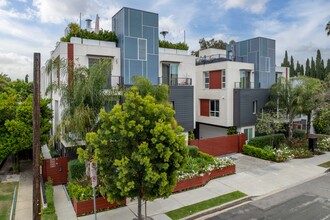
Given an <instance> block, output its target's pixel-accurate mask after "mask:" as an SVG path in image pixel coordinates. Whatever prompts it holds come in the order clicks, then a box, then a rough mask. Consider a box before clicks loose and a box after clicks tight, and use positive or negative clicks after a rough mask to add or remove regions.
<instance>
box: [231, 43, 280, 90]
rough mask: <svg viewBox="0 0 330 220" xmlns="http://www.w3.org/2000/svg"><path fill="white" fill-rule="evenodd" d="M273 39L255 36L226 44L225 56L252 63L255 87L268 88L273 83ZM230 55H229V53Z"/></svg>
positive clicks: (274, 76) (274, 44)
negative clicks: (233, 43)
mask: <svg viewBox="0 0 330 220" xmlns="http://www.w3.org/2000/svg"><path fill="white" fill-rule="evenodd" d="M275 47H276V42H275V40H272V39H268V38H264V37H257V38H253V39H249V40H244V41H240V42H237V43H235V45H234V46H233V47H232V46H231V45H228V46H227V58H233V59H234V60H235V61H238V62H245V63H254V71H255V74H254V82H255V88H266V89H267V88H270V87H271V86H272V85H273V84H274V83H275V78H276V75H275V65H276V63H275V58H276V56H275ZM229 54H231V56H232V57H230V55H229Z"/></svg>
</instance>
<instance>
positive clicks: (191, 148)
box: [188, 145, 199, 157]
mask: <svg viewBox="0 0 330 220" xmlns="http://www.w3.org/2000/svg"><path fill="white" fill-rule="evenodd" d="M188 150H189V155H190V156H192V157H197V156H198V155H199V151H198V150H199V149H198V147H197V146H194V145H189V146H188Z"/></svg>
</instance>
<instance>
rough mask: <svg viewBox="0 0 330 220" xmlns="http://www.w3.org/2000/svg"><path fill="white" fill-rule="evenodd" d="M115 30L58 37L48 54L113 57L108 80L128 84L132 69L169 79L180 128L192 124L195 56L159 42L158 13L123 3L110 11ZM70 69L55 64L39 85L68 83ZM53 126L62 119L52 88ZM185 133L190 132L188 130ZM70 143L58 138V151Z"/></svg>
mask: <svg viewBox="0 0 330 220" xmlns="http://www.w3.org/2000/svg"><path fill="white" fill-rule="evenodd" d="M112 23H113V31H114V32H115V33H116V35H117V37H118V44H116V43H114V42H107V41H99V40H89V39H81V38H76V37H72V38H71V40H70V42H59V43H57V45H56V48H55V49H54V50H53V51H52V52H51V60H53V61H54V60H56V59H58V60H61V59H64V60H67V61H68V63H74V64H75V65H82V66H87V67H90V66H92V65H93V64H94V63H95V62H96V61H97V60H98V59H101V58H108V59H111V61H112V69H111V70H109V71H111V76H110V77H109V86H110V85H111V87H118V86H131V85H132V77H133V76H135V75H139V76H143V77H146V78H148V79H149V80H150V81H151V82H152V83H153V84H154V85H158V84H162V83H163V84H167V85H169V88H170V95H169V101H170V102H171V103H172V104H173V107H174V109H175V111H176V114H175V118H176V120H177V122H178V124H179V125H181V126H182V127H183V128H184V133H185V134H186V135H187V134H188V131H192V130H193V129H194V126H195V119H194V117H195V114H194V108H195V106H194V86H193V85H194V83H195V79H194V76H195V65H194V62H195V57H194V56H192V55H189V54H188V51H183V50H175V49H165V48H159V40H158V39H159V28H158V14H155V13H151V12H146V11H141V10H137V9H131V8H122V9H121V10H120V11H119V12H118V13H117V14H115V15H114V16H113V22H112ZM70 80H72V79H71V78H70V74H68V73H67V71H60V68H57V67H56V66H53V68H52V70H51V71H50V74H48V73H46V70H45V69H44V71H42V77H41V88H42V91H41V92H42V95H45V90H46V88H47V85H49V84H51V83H54V82H57V81H61V82H63V83H70ZM48 97H50V98H52V103H51V108H52V109H53V114H54V117H53V128H52V132H54V131H55V129H56V126H57V125H58V124H59V123H60V121H61V112H62V111H63V108H64V107H63V106H62V105H61V94H60V93H59V92H53V93H51V94H49V95H48ZM187 136H188V135H187ZM70 147H71V145H70V143H66V142H65V141H64V140H62V141H61V143H60V144H59V146H58V148H60V151H61V153H62V154H67V153H68V152H70V150H69V148H70Z"/></svg>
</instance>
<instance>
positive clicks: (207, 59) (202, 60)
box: [196, 54, 231, 66]
mask: <svg viewBox="0 0 330 220" xmlns="http://www.w3.org/2000/svg"><path fill="white" fill-rule="evenodd" d="M223 61H231V59H227V57H226V55H224V54H216V55H211V56H203V57H198V58H197V59H196V65H197V66H198V65H204V64H209V63H218V62H223Z"/></svg>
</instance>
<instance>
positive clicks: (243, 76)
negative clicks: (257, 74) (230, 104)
mask: <svg viewBox="0 0 330 220" xmlns="http://www.w3.org/2000/svg"><path fill="white" fill-rule="evenodd" d="M239 84H240V88H241V89H246V88H250V72H248V71H246V70H241V71H240V83H239Z"/></svg>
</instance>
